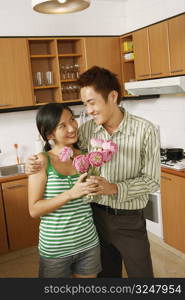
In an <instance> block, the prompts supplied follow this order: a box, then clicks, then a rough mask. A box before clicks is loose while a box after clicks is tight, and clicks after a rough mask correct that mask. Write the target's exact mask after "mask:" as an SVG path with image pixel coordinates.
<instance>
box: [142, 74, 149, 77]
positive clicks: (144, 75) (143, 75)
mask: <svg viewBox="0 0 185 300" xmlns="http://www.w3.org/2000/svg"><path fill="white" fill-rule="evenodd" d="M146 76H150V74H141V75H139V77H146Z"/></svg>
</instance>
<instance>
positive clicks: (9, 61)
mask: <svg viewBox="0 0 185 300" xmlns="http://www.w3.org/2000/svg"><path fill="white" fill-rule="evenodd" d="M0 66H1V67H0V109H2V108H9V107H20V106H30V105H33V98H32V90H31V75H30V69H29V61H28V49H27V43H26V39H24V38H1V39H0Z"/></svg>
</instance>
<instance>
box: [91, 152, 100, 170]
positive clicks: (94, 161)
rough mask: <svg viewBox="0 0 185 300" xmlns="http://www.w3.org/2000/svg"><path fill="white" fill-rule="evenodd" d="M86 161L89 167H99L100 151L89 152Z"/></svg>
mask: <svg viewBox="0 0 185 300" xmlns="http://www.w3.org/2000/svg"><path fill="white" fill-rule="evenodd" d="M88 159H89V163H90V165H91V166H93V167H101V166H102V165H103V154H102V153H101V152H100V151H94V152H90V153H89V154H88Z"/></svg>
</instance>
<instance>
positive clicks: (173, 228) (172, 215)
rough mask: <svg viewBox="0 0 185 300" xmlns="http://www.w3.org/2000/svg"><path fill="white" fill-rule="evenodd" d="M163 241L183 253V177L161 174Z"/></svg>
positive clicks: (184, 210) (184, 179)
mask: <svg viewBox="0 0 185 300" xmlns="http://www.w3.org/2000/svg"><path fill="white" fill-rule="evenodd" d="M161 197H162V215H163V235H164V241H165V242H166V243H167V244H169V245H170V246H172V247H174V248H176V249H178V250H180V251H182V252H183V253H185V230H184V229H185V218H184V212H185V177H179V176H176V175H173V174H168V173H165V172H162V180H161Z"/></svg>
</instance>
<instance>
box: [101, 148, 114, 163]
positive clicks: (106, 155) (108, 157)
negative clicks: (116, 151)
mask: <svg viewBox="0 0 185 300" xmlns="http://www.w3.org/2000/svg"><path fill="white" fill-rule="evenodd" d="M101 153H102V154H103V162H104V163H106V162H108V161H110V160H111V158H112V155H113V152H112V151H109V150H102V151H101Z"/></svg>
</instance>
